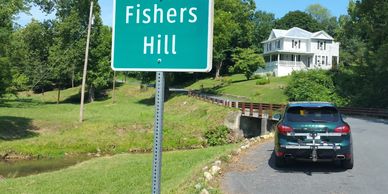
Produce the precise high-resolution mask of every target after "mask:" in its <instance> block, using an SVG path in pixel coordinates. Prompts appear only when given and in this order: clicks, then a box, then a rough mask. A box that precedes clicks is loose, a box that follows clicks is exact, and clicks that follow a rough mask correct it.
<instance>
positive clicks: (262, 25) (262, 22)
mask: <svg viewBox="0 0 388 194" xmlns="http://www.w3.org/2000/svg"><path fill="white" fill-rule="evenodd" d="M275 21H276V19H275V15H274V14H273V13H267V12H265V11H257V12H255V15H254V18H253V23H254V32H253V33H254V40H253V45H252V46H254V47H256V48H258V50H259V51H260V52H262V49H263V47H262V45H261V42H262V41H264V40H266V39H267V38H268V35H269V34H270V33H271V31H272V29H273V28H274V27H275Z"/></svg>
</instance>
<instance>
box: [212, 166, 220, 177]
mask: <svg viewBox="0 0 388 194" xmlns="http://www.w3.org/2000/svg"><path fill="white" fill-rule="evenodd" d="M220 170H221V168H220V167H219V166H212V168H211V169H210V174H212V175H213V176H214V175H216V174H217V173H218V172H219V171H220Z"/></svg>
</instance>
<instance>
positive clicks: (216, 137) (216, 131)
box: [205, 126, 230, 146]
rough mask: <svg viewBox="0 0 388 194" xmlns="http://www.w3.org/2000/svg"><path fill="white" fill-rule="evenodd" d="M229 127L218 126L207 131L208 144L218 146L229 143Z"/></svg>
mask: <svg viewBox="0 0 388 194" xmlns="http://www.w3.org/2000/svg"><path fill="white" fill-rule="evenodd" d="M229 132H230V131H229V129H228V128H227V127H225V126H218V127H216V128H213V129H209V130H207V131H206V132H205V138H206V140H207V145H210V146H218V145H224V144H227V143H228V136H229Z"/></svg>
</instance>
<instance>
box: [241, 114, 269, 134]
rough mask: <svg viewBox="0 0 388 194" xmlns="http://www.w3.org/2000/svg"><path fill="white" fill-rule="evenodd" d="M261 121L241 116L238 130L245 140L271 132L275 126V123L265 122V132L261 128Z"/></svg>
mask: <svg viewBox="0 0 388 194" xmlns="http://www.w3.org/2000/svg"><path fill="white" fill-rule="evenodd" d="M261 122H262V119H260V118H254V117H246V116H241V118H240V130H241V131H242V133H243V136H244V137H245V138H251V137H257V136H260V135H265V134H266V133H268V132H270V131H272V127H273V126H274V124H276V123H277V122H276V121H272V120H267V126H266V128H267V129H266V130H262V128H261Z"/></svg>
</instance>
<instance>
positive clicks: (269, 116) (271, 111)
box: [268, 104, 273, 119]
mask: <svg viewBox="0 0 388 194" xmlns="http://www.w3.org/2000/svg"><path fill="white" fill-rule="evenodd" d="M272 107H273V106H272V104H269V113H268V118H270V119H272V114H273V110H272Z"/></svg>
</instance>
